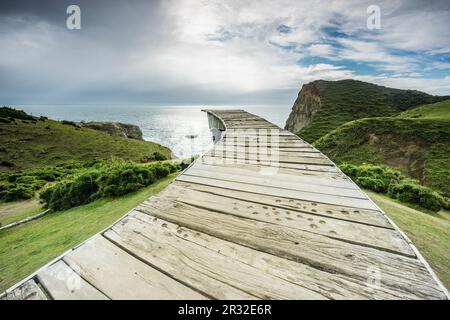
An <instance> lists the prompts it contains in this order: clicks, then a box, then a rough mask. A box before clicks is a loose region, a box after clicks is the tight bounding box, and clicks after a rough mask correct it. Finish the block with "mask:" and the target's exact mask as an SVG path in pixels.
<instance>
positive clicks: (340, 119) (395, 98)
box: [296, 80, 448, 142]
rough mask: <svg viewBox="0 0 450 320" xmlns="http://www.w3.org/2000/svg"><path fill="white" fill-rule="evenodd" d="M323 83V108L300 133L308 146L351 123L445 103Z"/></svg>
mask: <svg viewBox="0 0 450 320" xmlns="http://www.w3.org/2000/svg"><path fill="white" fill-rule="evenodd" d="M320 81H321V84H322V87H323V89H322V90H321V91H320V97H321V101H322V107H321V109H319V110H318V111H317V112H316V113H315V114H314V116H313V118H312V122H311V123H310V124H309V125H308V126H306V127H305V128H303V129H302V130H300V132H296V134H298V135H299V136H300V137H301V138H302V139H305V140H306V141H308V142H314V141H316V140H317V139H319V138H320V137H322V136H324V135H325V134H327V133H329V132H330V131H332V130H334V129H336V128H337V127H339V126H340V125H343V124H344V123H346V122H349V121H353V120H357V119H361V118H369V117H385V116H393V115H396V114H399V113H400V112H402V111H405V110H407V109H409V108H413V107H416V106H419V105H423V104H426V103H433V102H437V101H441V100H443V99H445V98H444V97H437V96H431V95H428V94H426V93H423V92H420V91H414V90H400V89H392V88H387V87H383V86H378V85H375V84H372V83H367V82H362V81H356V80H341V81H323V80H320ZM447 99H448V97H447Z"/></svg>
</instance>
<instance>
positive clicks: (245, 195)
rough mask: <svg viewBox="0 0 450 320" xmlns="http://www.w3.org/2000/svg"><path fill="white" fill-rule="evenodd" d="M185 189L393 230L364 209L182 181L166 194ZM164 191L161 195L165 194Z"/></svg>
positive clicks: (382, 217)
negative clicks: (175, 189)
mask: <svg viewBox="0 0 450 320" xmlns="http://www.w3.org/2000/svg"><path fill="white" fill-rule="evenodd" d="M178 187H179V188H186V189H190V190H198V191H201V192H205V193H209V194H214V195H219V196H224V197H228V198H230V199H238V200H244V201H249V202H253V203H255V204H260V205H265V206H272V207H277V208H280V209H285V210H289V211H291V212H293V213H297V212H298V213H299V214H302V213H303V212H304V213H308V214H312V215H316V216H318V217H329V218H334V219H339V220H344V221H350V222H356V223H361V224H367V225H373V226H378V227H383V228H388V229H393V227H392V225H391V224H390V223H389V221H388V220H387V219H386V218H385V217H384V216H383V215H381V214H379V212H378V211H373V210H364V209H349V208H348V207H342V206H336V205H327V204H322V203H315V202H310V201H302V200H297V199H284V198H278V197H273V196H267V195H262V194H259V195H258V196H257V197H255V195H254V194H253V193H251V192H244V191H237V190H228V189H223V188H220V187H212V186H204V185H201V184H192V183H186V182H182V181H175V182H174V183H173V184H172V185H171V186H170V187H168V188H167V192H170V189H172V188H178ZM165 192H166V191H164V193H163V194H165Z"/></svg>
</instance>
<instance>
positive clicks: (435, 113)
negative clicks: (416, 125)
mask: <svg viewBox="0 0 450 320" xmlns="http://www.w3.org/2000/svg"><path fill="white" fill-rule="evenodd" d="M398 117H401V118H420V119H434V120H446V121H450V99H449V100H445V101H441V102H438V103H433V104H427V105H424V106H421V107H417V108H414V109H410V110H408V111H405V112H402V113H401V114H399V115H398Z"/></svg>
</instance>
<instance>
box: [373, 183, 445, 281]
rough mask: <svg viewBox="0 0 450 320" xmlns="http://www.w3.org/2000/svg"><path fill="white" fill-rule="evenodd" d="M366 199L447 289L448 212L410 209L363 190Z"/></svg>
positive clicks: (395, 201)
mask: <svg viewBox="0 0 450 320" xmlns="http://www.w3.org/2000/svg"><path fill="white" fill-rule="evenodd" d="M367 193H368V195H369V196H370V198H371V199H372V200H373V201H374V202H375V203H376V204H377V205H378V206H379V207H380V208H381V209H382V210H383V211H384V212H385V213H386V214H387V215H388V216H389V217H390V218H391V219H392V220H393V221H394V222H395V223H396V224H397V225H398V226H399V227H400V229H401V230H402V231H404V232H405V233H406V234H407V235H408V237H409V238H410V239H411V240H412V242H413V243H414V245H415V246H416V247H417V249H419V251H420V253H421V254H422V255H423V256H424V257H425V259H426V260H427V261H428V263H429V264H430V265H431V267H432V268H433V270H434V271H435V272H436V273H437V275H438V277H439V279H440V280H441V281H442V282H443V283H444V285H445V286H446V287H447V288H448V289H450V268H449V266H450V212H449V211H445V210H441V211H439V212H436V213H434V212H429V211H427V210H423V209H420V208H411V207H407V206H405V205H403V204H401V203H400V202H399V201H397V200H393V199H391V198H388V197H387V196H385V195H382V194H379V193H374V192H370V191H367Z"/></svg>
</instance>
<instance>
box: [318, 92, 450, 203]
mask: <svg viewBox="0 0 450 320" xmlns="http://www.w3.org/2000/svg"><path fill="white" fill-rule="evenodd" d="M314 146H315V147H317V148H318V149H319V150H321V151H322V152H324V153H325V154H326V155H327V156H329V157H330V158H331V159H332V160H333V161H334V162H336V163H343V162H346V163H351V164H355V165H360V164H363V163H371V164H376V165H388V166H390V167H393V168H396V169H398V170H400V171H401V172H402V173H404V174H405V175H407V176H409V177H412V178H414V179H416V180H418V181H419V182H420V184H423V185H425V186H428V187H431V188H433V189H435V190H437V191H439V192H442V193H443V195H444V196H445V197H450V100H446V101H443V102H439V103H435V104H432V105H426V106H423V107H419V108H416V109H411V110H408V111H406V112H404V113H402V114H400V115H398V116H396V117H382V118H366V119H361V120H356V121H351V122H348V123H346V124H344V125H342V126H340V127H339V128H337V129H335V130H333V131H331V132H330V133H328V134H327V135H325V136H324V137H322V138H320V139H319V140H317V141H316V142H315V143H314Z"/></svg>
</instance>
